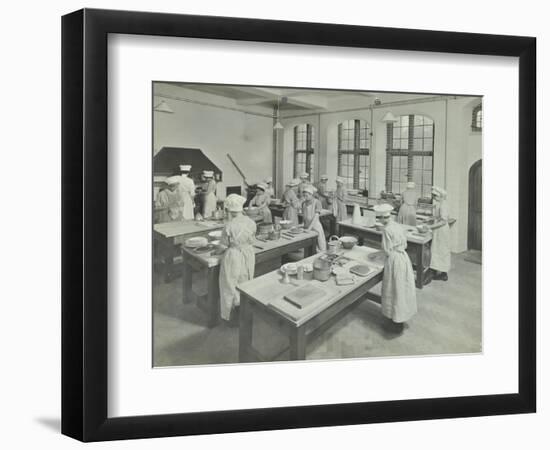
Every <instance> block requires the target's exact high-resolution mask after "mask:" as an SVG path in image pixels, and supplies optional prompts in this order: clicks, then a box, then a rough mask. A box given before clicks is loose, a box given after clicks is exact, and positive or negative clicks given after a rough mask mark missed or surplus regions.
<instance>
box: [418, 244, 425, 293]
mask: <svg viewBox="0 0 550 450" xmlns="http://www.w3.org/2000/svg"><path fill="white" fill-rule="evenodd" d="M423 253H424V252H423V246H422V245H417V248H416V287H417V288H418V289H422V288H423V287H424V258H423V256H424V255H423Z"/></svg>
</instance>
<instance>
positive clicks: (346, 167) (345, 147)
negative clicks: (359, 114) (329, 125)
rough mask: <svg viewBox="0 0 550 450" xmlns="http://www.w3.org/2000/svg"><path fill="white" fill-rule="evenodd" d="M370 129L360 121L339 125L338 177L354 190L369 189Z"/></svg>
mask: <svg viewBox="0 0 550 450" xmlns="http://www.w3.org/2000/svg"><path fill="white" fill-rule="evenodd" d="M369 149H370V129H369V125H368V124H367V122H365V121H364V120H359V119H352V120H345V121H344V122H341V123H339V124H338V176H340V177H342V178H344V180H346V186H347V187H348V188H353V189H368V188H369V164H370V161H369Z"/></svg>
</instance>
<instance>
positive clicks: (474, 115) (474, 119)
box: [472, 103, 483, 132]
mask: <svg viewBox="0 0 550 450" xmlns="http://www.w3.org/2000/svg"><path fill="white" fill-rule="evenodd" d="M478 114H480V115H481V117H480V121H479V125H480V126H478V125H477V116H478ZM482 129H483V107H482V104H481V103H480V104H479V105H477V106H476V107H475V108H474V109H473V110H472V131H479V132H480V131H481V130H482Z"/></svg>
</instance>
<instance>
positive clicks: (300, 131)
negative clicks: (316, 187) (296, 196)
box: [294, 123, 315, 177]
mask: <svg viewBox="0 0 550 450" xmlns="http://www.w3.org/2000/svg"><path fill="white" fill-rule="evenodd" d="M314 154H315V127H314V126H313V125H310V124H308V123H303V124H300V125H296V126H295V127H294V177H297V176H299V175H300V174H301V173H303V172H307V173H308V174H310V176H311V174H312V172H313V168H314V167H315V166H314V164H315V155H314Z"/></svg>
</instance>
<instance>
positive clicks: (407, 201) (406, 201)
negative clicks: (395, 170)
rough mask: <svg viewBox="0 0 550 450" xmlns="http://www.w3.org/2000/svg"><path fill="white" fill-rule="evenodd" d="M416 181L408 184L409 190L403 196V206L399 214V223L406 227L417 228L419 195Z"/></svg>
mask: <svg viewBox="0 0 550 450" xmlns="http://www.w3.org/2000/svg"><path fill="white" fill-rule="evenodd" d="M415 187H416V185H415V183H414V181H409V182H408V183H407V189H406V190H405V191H404V192H403V193H402V194H401V196H402V199H403V204H402V205H401V208H399V213H398V214H397V222H398V223H403V224H405V225H411V226H416V204H417V203H418V194H417V193H416V190H415Z"/></svg>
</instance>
